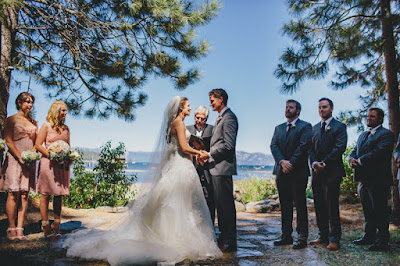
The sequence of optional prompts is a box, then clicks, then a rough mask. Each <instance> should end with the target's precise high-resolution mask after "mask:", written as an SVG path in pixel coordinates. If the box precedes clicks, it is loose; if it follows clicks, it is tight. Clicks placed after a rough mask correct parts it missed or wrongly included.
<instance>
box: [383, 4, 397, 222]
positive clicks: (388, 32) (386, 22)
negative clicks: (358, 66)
mask: <svg viewBox="0 0 400 266" xmlns="http://www.w3.org/2000/svg"><path fill="white" fill-rule="evenodd" d="M380 7H381V16H382V37H383V45H384V47H383V48H384V57H385V68H386V91H387V99H388V110H389V128H390V130H391V131H393V133H394V134H395V136H396V140H397V137H398V134H399V131H400V110H399V82H398V80H397V64H396V50H395V45H396V44H395V40H394V36H393V23H392V16H391V15H392V14H391V11H390V0H381V1H380ZM395 143H396V142H395ZM392 170H393V181H394V183H395V186H394V187H393V190H392V195H393V219H394V220H395V221H397V222H400V198H399V190H398V180H397V178H396V177H397V175H396V173H397V165H396V163H395V161H394V159H393V160H392Z"/></svg>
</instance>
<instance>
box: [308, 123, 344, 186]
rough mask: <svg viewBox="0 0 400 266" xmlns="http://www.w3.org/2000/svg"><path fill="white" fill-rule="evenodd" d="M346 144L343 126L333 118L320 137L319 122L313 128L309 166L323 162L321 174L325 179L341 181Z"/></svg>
mask: <svg viewBox="0 0 400 266" xmlns="http://www.w3.org/2000/svg"><path fill="white" fill-rule="evenodd" d="M346 144H347V132H346V125H345V124H343V123H341V122H339V121H337V120H336V119H334V118H333V119H332V120H331V122H330V123H329V124H328V127H327V129H325V133H324V134H323V136H321V122H319V123H318V124H316V125H315V126H314V127H313V136H312V147H311V150H310V165H312V163H313V162H321V161H323V162H324V163H325V169H324V171H323V172H322V173H321V174H323V175H324V176H326V177H327V178H338V179H341V178H342V177H343V176H345V175H346V173H345V171H344V165H343V159H342V154H343V153H344V151H345V150H346Z"/></svg>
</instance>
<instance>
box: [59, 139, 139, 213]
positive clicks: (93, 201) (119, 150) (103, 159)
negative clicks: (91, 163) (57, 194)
mask: <svg viewBox="0 0 400 266" xmlns="http://www.w3.org/2000/svg"><path fill="white" fill-rule="evenodd" d="M79 153H80V154H81V155H82V152H81V151H79ZM124 154H125V145H124V144H123V143H119V145H118V146H117V147H116V148H114V149H113V148H112V147H111V142H110V141H108V142H107V143H106V144H105V145H104V146H102V147H101V152H100V155H99V159H98V160H97V165H96V167H95V168H94V169H93V172H87V171H85V165H84V162H83V160H82V159H80V160H79V161H77V162H76V163H75V165H74V176H75V177H74V179H72V180H71V187H70V196H69V197H67V198H66V200H65V204H67V205H69V206H72V207H75V208H95V207H99V206H122V205H125V204H126V203H128V202H129V201H130V200H131V199H132V198H133V196H134V192H133V191H131V185H132V184H133V182H134V181H135V179H136V176H127V175H126V174H125V166H124V164H123V163H122V162H121V160H119V159H118V158H119V157H121V156H122V155H124Z"/></svg>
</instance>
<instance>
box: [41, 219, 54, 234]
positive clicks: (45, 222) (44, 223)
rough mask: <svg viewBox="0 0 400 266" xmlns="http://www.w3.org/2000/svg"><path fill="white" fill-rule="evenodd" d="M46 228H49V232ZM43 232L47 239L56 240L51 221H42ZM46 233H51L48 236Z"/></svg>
mask: <svg viewBox="0 0 400 266" xmlns="http://www.w3.org/2000/svg"><path fill="white" fill-rule="evenodd" d="M46 228H47V230H46ZM42 231H43V234H44V237H45V238H54V233H53V230H52V229H51V227H50V224H49V220H47V221H42ZM46 232H50V233H49V234H46Z"/></svg>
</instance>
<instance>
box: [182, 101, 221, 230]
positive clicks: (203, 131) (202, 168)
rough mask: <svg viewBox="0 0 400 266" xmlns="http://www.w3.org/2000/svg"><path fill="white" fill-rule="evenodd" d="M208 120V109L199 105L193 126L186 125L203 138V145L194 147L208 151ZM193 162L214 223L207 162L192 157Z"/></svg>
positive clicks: (213, 208) (191, 132)
mask: <svg viewBox="0 0 400 266" xmlns="http://www.w3.org/2000/svg"><path fill="white" fill-rule="evenodd" d="M207 120H208V109H207V107H205V106H199V107H197V108H196V110H195V111H194V121H195V124H194V125H193V126H188V127H187V129H188V130H189V132H190V134H192V135H195V136H197V137H201V138H202V139H203V143H204V146H202V145H196V146H197V147H194V148H196V149H200V150H206V151H207V152H209V151H210V140H211V136H212V131H213V129H214V126H211V125H209V124H206V122H207ZM193 164H194V166H195V167H196V170H197V173H198V174H199V178H200V183H201V186H202V188H203V194H204V197H205V198H206V202H207V206H208V209H209V210H210V216H211V221H212V223H213V224H214V221H215V202H214V191H213V186H212V180H211V174H210V171H209V169H208V163H207V162H206V163H205V164H204V165H201V164H199V163H197V162H196V159H195V158H193Z"/></svg>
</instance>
